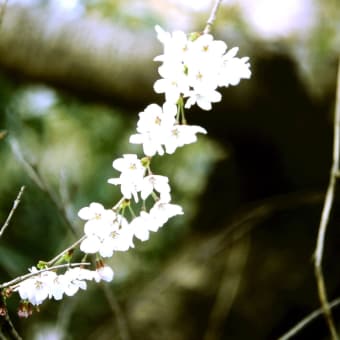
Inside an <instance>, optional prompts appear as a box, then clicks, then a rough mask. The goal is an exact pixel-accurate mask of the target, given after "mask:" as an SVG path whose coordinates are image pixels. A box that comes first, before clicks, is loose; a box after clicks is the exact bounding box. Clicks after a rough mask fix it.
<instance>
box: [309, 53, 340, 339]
mask: <svg viewBox="0 0 340 340" xmlns="http://www.w3.org/2000/svg"><path fill="white" fill-rule="evenodd" d="M339 151H340V59H339V64H338V80H337V95H336V104H335V115H334V136H333V164H332V168H331V174H330V180H329V184H328V189H327V193H326V198H325V202H324V206H323V210H322V214H321V221H320V226H319V231H318V238H317V243H316V248H315V259H314V269H315V276H316V282H317V286H318V293H319V299H320V303H321V307H322V310H323V314H324V316H325V318H326V321H327V324H328V328H329V330H330V333H331V335H332V339H333V340H336V339H339V336H338V334H337V331H336V327H335V324H334V320H333V316H332V312H331V309H330V306H329V303H328V298H327V289H326V284H325V279H324V275H323V272H322V257H323V250H324V243H325V236H326V230H327V226H328V223H329V219H330V213H331V210H332V206H333V201H334V193H335V187H336V183H337V178H338V173H339V161H340V152H339Z"/></svg>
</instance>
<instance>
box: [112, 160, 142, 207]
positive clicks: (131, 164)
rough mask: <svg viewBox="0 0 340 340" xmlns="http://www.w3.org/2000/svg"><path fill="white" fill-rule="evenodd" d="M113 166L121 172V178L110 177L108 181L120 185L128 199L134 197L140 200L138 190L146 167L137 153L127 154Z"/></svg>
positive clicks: (114, 162) (115, 161)
mask: <svg viewBox="0 0 340 340" xmlns="http://www.w3.org/2000/svg"><path fill="white" fill-rule="evenodd" d="M112 166H113V168H115V169H116V170H118V171H120V172H121V175H120V177H119V178H110V179H109V180H108V182H109V183H110V184H114V185H120V190H121V192H122V194H123V196H124V197H125V198H126V199H131V198H132V197H133V198H134V199H135V201H136V202H138V192H139V191H140V184H141V181H142V180H143V177H144V173H145V167H144V166H143V164H142V162H141V160H140V159H138V157H137V155H135V154H125V155H123V157H122V158H118V159H116V160H114V161H113V163H112Z"/></svg>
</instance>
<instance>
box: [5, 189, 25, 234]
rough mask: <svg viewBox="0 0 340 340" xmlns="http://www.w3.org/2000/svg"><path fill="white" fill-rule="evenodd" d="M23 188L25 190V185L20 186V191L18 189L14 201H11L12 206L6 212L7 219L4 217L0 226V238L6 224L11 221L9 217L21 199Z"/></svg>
mask: <svg viewBox="0 0 340 340" xmlns="http://www.w3.org/2000/svg"><path fill="white" fill-rule="evenodd" d="M24 190H25V187H24V186H22V187H21V188H20V191H19V193H18V195H17V198H16V199H15V201H14V202H13V207H12V209H11V211H10V212H9V214H8V216H7V219H6V221H5V223H4V224H3V226H2V227H1V229H0V238H1V237H2V235H3V233H4V232H5V230H6V229H7V227H8V225H9V222H10V221H11V218H12V216H13V214H14V212H15V210H16V208H17V207H18V205H19V203H20V199H21V196H22V194H23V192H24Z"/></svg>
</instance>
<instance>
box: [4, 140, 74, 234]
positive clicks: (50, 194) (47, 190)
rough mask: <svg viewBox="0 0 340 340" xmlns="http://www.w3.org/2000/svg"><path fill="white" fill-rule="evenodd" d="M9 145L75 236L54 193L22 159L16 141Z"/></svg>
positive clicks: (22, 156) (41, 177)
mask: <svg viewBox="0 0 340 340" xmlns="http://www.w3.org/2000/svg"><path fill="white" fill-rule="evenodd" d="M9 143H10V146H11V149H12V152H13V154H14V156H15V157H16V158H17V160H18V161H19V162H20V163H21V164H22V166H23V168H24V169H25V171H26V173H27V175H28V176H29V177H30V178H31V180H32V181H33V182H34V183H35V184H36V185H37V186H38V187H39V188H40V190H41V191H43V192H44V193H45V194H46V196H47V197H48V198H49V200H50V201H51V202H52V204H53V205H54V206H55V207H56V208H57V210H58V212H59V215H60V216H61V218H62V220H63V222H64V223H65V225H66V226H67V227H68V229H69V230H70V231H71V232H72V233H73V235H75V236H77V232H76V228H75V227H74V225H73V224H72V222H71V221H70V220H69V218H68V216H67V212H66V211H65V208H64V206H63V205H62V204H61V203H60V201H59V200H58V198H57V195H56V194H55V193H54V192H52V190H51V189H50V188H49V186H48V185H47V183H46V182H45V180H44V178H43V176H41V174H40V172H39V171H38V169H37V168H36V167H35V166H34V165H33V164H31V163H30V162H29V161H28V160H27V159H26V158H25V157H24V155H23V152H22V150H21V147H20V145H19V143H18V141H17V140H16V139H15V138H13V137H12V138H10V139H9Z"/></svg>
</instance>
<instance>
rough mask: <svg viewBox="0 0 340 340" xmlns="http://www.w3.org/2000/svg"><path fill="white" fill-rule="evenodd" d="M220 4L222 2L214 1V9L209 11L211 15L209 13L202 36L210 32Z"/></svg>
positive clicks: (220, 0)
mask: <svg viewBox="0 0 340 340" xmlns="http://www.w3.org/2000/svg"><path fill="white" fill-rule="evenodd" d="M221 2H222V0H216V2H215V4H214V7H213V9H212V10H211V13H210V16H209V19H208V21H207V23H206V26H205V28H204V30H203V33H204V34H209V33H210V31H211V27H212V25H213V23H214V21H215V20H216V14H217V11H218V8H219V7H220V5H221Z"/></svg>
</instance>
